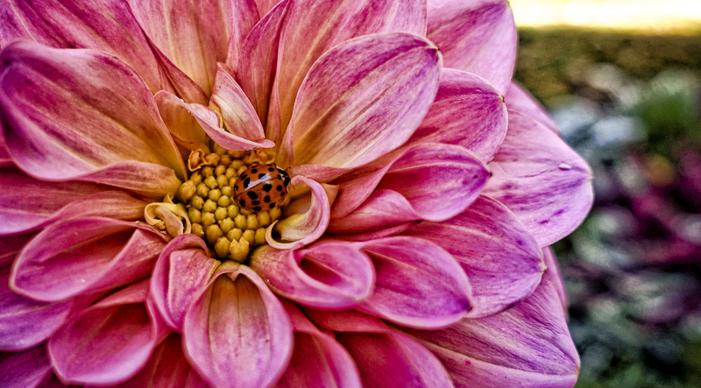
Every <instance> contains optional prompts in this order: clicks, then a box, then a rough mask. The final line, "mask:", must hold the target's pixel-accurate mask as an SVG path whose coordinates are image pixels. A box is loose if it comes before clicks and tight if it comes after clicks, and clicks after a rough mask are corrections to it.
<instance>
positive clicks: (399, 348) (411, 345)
mask: <svg viewBox="0 0 701 388" xmlns="http://www.w3.org/2000/svg"><path fill="white" fill-rule="evenodd" d="M308 314H310V315H311V316H312V319H313V320H314V322H316V323H318V324H321V325H322V326H323V327H324V328H325V329H328V330H333V331H335V332H336V340H337V341H338V342H340V343H341V344H342V345H343V347H344V348H345V349H346V350H347V351H348V352H349V353H350V355H351V356H352V357H353V359H354V360H355V362H356V364H357V365H358V370H359V371H360V377H361V378H362V380H363V385H364V386H367V387H417V388H418V387H436V388H438V387H440V388H443V387H452V386H453V383H452V381H451V380H450V376H449V375H448V373H447V372H446V370H445V368H444V367H443V365H441V363H440V361H438V359H437V358H436V356H434V355H433V354H431V352H430V351H428V350H427V349H426V348H425V347H424V346H422V345H421V344H420V343H419V342H417V341H416V340H414V339H412V338H411V337H409V336H407V335H405V334H403V333H400V332H398V331H396V330H394V329H391V328H390V327H388V326H387V325H385V324H384V323H382V322H381V321H380V320H378V319H375V318H371V317H368V316H366V315H362V314H358V313H353V312H350V313H349V312H343V313H340V312H331V313H324V312H319V311H308Z"/></svg>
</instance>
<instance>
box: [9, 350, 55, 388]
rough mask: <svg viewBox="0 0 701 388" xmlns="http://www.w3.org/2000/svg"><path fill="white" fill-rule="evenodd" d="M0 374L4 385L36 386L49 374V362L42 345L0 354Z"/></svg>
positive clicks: (47, 377) (48, 376)
mask: <svg viewBox="0 0 701 388" xmlns="http://www.w3.org/2000/svg"><path fill="white" fill-rule="evenodd" d="M0 376H2V384H3V386H6V387H36V386H39V384H41V383H42V382H43V381H46V380H47V379H49V378H50V376H51V362H50V361H49V357H48V356H47V355H46V349H44V347H43V346H37V347H36V348H34V349H30V350H27V351H24V352H21V353H5V354H0Z"/></svg>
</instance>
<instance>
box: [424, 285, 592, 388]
mask: <svg viewBox="0 0 701 388" xmlns="http://www.w3.org/2000/svg"><path fill="white" fill-rule="evenodd" d="M411 333H412V334H413V335H415V336H417V337H418V338H420V339H421V340H422V342H423V343H424V344H425V345H426V346H427V347H428V348H429V349H430V350H431V351H432V352H433V353H434V354H435V355H436V356H438V358H439V359H440V360H441V361H442V362H443V364H444V365H445V367H446V368H447V369H448V372H449V373H450V375H451V376H452V377H453V381H455V384H456V385H458V386H478V387H482V386H484V387H493V386H519V387H521V386H523V387H571V386H573V385H574V383H575V382H576V380H577V374H578V370H579V356H578V355H577V350H576V349H575V347H574V343H573V342H572V338H571V337H570V335H569V332H568V330H567V322H566V321H565V315H564V310H563V309H562V306H561V303H560V298H559V297H558V294H557V290H556V288H555V286H554V284H553V282H552V280H551V278H550V276H544V277H543V281H542V282H541V284H540V286H539V287H538V289H536V291H535V292H534V293H533V294H531V296H529V297H528V298H526V299H524V300H522V301H521V302H519V303H518V304H517V305H515V306H514V307H512V308H510V309H509V310H506V311H504V312H502V313H499V314H496V315H492V316H490V317H486V318H479V319H469V318H467V319H463V320H462V321H460V323H458V324H455V325H453V326H451V327H449V328H446V329H442V330H436V331H430V332H429V331H412V332H411Z"/></svg>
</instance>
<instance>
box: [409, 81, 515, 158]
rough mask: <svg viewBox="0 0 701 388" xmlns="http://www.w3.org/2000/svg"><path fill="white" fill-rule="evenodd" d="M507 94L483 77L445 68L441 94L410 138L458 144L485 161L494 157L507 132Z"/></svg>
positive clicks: (440, 85)
mask: <svg viewBox="0 0 701 388" xmlns="http://www.w3.org/2000/svg"><path fill="white" fill-rule="evenodd" d="M506 123H507V112H506V104H504V98H503V97H502V96H501V94H499V92H498V91H497V90H496V89H494V87H493V86H491V85H490V84H488V83H487V82H486V81H485V80H484V79H483V78H481V77H479V76H477V75H475V74H472V73H468V72H464V71H460V70H455V69H448V68H444V69H442V71H441V82H440V84H439V86H438V94H436V99H435V100H434V101H433V104H432V105H431V109H430V110H429V111H428V114H427V115H426V117H425V118H424V121H423V122H422V123H421V126H420V127H419V129H417V130H416V132H415V133H414V136H413V137H412V138H411V140H410V142H415V141H429V142H436V143H448V144H458V145H461V146H463V147H465V148H466V149H467V150H469V151H471V152H472V153H474V154H475V156H477V157H478V158H479V160H481V161H483V162H485V163H486V162H489V161H490V160H492V158H493V157H494V154H495V153H496V151H497V148H498V147H499V145H500V144H501V142H502V141H503V140H504V136H506Z"/></svg>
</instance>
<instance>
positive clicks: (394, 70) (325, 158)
mask: <svg viewBox="0 0 701 388" xmlns="http://www.w3.org/2000/svg"><path fill="white" fill-rule="evenodd" d="M439 68H440V55H439V54H438V50H437V49H436V47H435V46H433V45H432V44H431V43H430V42H428V41H426V40H424V39H422V38H419V37H418V36H415V35H409V34H404V33H393V34H377V35H368V36H364V37H361V38H357V39H354V40H351V41H348V42H344V43H342V44H340V45H338V46H335V47H334V48H332V49H331V50H329V51H328V52H327V53H326V54H324V55H323V56H322V57H321V58H319V60H318V61H317V62H316V63H315V64H314V66H313V67H312V68H311V69H310V70H309V73H308V74H307V77H306V78H305V80H304V82H303V83H302V85H301V86H300V88H299V94H298V95H297V102H296V104H295V108H294V112H293V114H292V118H291V119H290V124H289V127H288V129H287V132H286V133H285V138H284V139H283V142H282V147H281V154H282V156H281V157H282V160H283V161H285V160H286V161H288V162H289V163H287V164H292V165H300V164H317V165H321V166H328V167H336V168H346V169H350V168H354V167H358V166H360V165H363V164H365V163H368V162H370V161H372V160H374V159H376V158H378V157H379V156H382V155H384V154H385V153H387V152H389V151H392V150H394V149H395V148H397V147H399V146H400V145H401V144H403V143H404V142H406V141H407V140H408V139H409V137H411V135H412V134H413V133H414V131H415V130H416V128H417V127H418V126H419V124H420V123H421V120H423V118H424V116H425V115H426V112H428V109H429V107H430V105H431V102H433V99H434V97H435V95H436V90H437V88H438V78H439V73H440V70H439ZM284 164H285V163H283V165H284Z"/></svg>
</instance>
